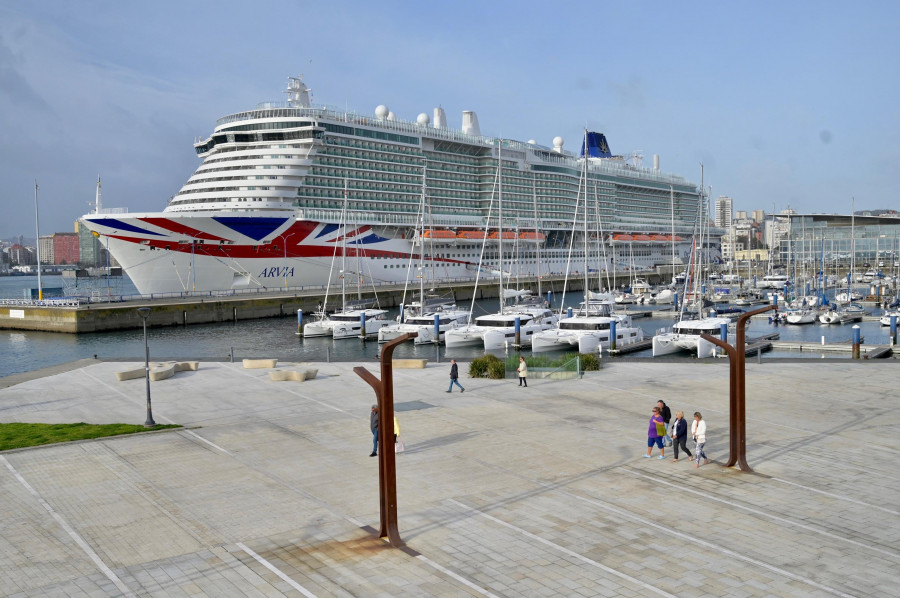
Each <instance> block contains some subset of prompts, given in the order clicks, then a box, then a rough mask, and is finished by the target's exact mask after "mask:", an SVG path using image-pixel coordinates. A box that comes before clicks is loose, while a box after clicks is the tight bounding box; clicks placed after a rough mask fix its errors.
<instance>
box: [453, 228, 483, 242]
mask: <svg viewBox="0 0 900 598" xmlns="http://www.w3.org/2000/svg"><path fill="white" fill-rule="evenodd" d="M485 236H486V235H485V232H484V231H483V230H464V231H461V232H458V233H456V241H457V242H458V243H481V242H482V241H484V237H485Z"/></svg>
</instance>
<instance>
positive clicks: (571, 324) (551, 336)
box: [531, 301, 644, 353]
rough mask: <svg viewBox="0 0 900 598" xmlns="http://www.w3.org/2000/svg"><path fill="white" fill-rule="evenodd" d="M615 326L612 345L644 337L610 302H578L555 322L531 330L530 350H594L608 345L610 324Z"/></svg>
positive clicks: (626, 343) (623, 344)
mask: <svg viewBox="0 0 900 598" xmlns="http://www.w3.org/2000/svg"><path fill="white" fill-rule="evenodd" d="M613 323H615V327H616V347H623V346H626V345H630V344H633V343H636V342H639V341H642V340H644V331H643V330H641V329H640V328H639V327H636V326H634V325H633V324H632V322H631V316H629V315H627V314H616V313H614V312H613V310H612V303H611V302H608V301H607V302H603V301H589V302H582V303H581V306H580V307H579V310H578V313H573V315H570V316H566V317H564V318H561V319H560V320H559V326H558V327H557V328H553V329H550V330H544V331H543V332H537V333H535V334H534V335H533V336H532V338H531V350H532V352H535V353H538V352H541V351H558V350H566V349H577V350H578V352H579V353H595V352H597V351H599V350H600V349H601V348H602V347H605V348H609V346H610V335H611V334H612V325H613Z"/></svg>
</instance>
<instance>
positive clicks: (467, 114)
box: [462, 110, 481, 137]
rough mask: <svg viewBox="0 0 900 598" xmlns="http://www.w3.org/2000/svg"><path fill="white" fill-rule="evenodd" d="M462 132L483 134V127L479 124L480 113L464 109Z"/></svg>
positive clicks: (478, 135) (476, 134)
mask: <svg viewBox="0 0 900 598" xmlns="http://www.w3.org/2000/svg"><path fill="white" fill-rule="evenodd" d="M462 132H463V133H465V134H466V135H475V136H477V137H480V136H481V127H479V126H478V115H477V114H475V112H473V111H472V110H463V119H462Z"/></svg>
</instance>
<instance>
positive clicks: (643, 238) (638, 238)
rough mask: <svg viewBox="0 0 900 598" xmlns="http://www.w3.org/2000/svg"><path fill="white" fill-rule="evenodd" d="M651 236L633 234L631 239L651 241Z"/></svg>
mask: <svg viewBox="0 0 900 598" xmlns="http://www.w3.org/2000/svg"><path fill="white" fill-rule="evenodd" d="M652 239H653V237H651V236H650V235H634V236H633V237H632V238H631V240H632V241H651V240H652Z"/></svg>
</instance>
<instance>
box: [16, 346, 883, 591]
mask: <svg viewBox="0 0 900 598" xmlns="http://www.w3.org/2000/svg"><path fill="white" fill-rule="evenodd" d="M138 365H141V364H129V363H125V362H101V361H96V360H84V361H82V362H78V363H76V364H71V365H70V366H69V367H60V368H55V369H52V370H45V371H42V372H38V373H35V374H33V375H20V376H17V377H16V378H15V379H14V380H8V379H3V380H0V421H2V422H44V423H73V422H79V421H84V422H90V423H122V422H124V423H137V424H141V423H143V421H144V419H145V409H146V386H145V384H146V383H145V380H143V379H137V380H127V381H118V380H116V377H115V373H116V372H117V371H120V370H122V369H127V368H128V367H137V366H138ZM305 365H309V364H279V367H282V366H284V367H294V366H296V367H303V366H305ZM355 365H357V364H348V363H321V364H315V367H318V369H319V375H318V376H317V377H316V378H315V379H314V380H310V381H307V382H304V383H303V384H287V383H283V382H273V381H272V380H270V378H269V376H268V370H267V369H265V368H262V369H244V368H243V367H242V366H241V364H233V363H227V362H201V363H200V367H199V369H198V370H197V371H188V372H182V373H179V374H178V376H175V377H173V378H169V379H167V380H160V381H154V382H152V383H151V397H152V406H153V415H154V418H155V419H156V421H157V422H158V423H177V424H181V425H182V426H184V427H183V428H181V429H178V430H176V431H166V432H150V433H143V434H137V435H131V436H122V437H115V438H106V439H99V440H93V441H85V442H76V443H67V444H60V445H52V446H44V447H35V448H32V449H25V450H16V451H6V452H2V453H0V596H166V597H168V596H190V597H199V596H217V597H221V596H261V597H270V596H307V597H308V596H322V597H324V596H504V597H505V596H510V597H511V596H691V597H695V596H747V597H757V596H875V595H880V596H888V595H898V594H897V590H896V588H897V587H898V585H900V573H898V571H900V477H898V476H897V475H896V462H897V459H898V458H900V435H898V434H897V433H896V430H897V429H900V415H898V411H897V409H896V394H897V392H896V389H897V380H898V373H900V370H898V369H897V368H898V366H897V365H896V364H895V362H881V363H870V362H859V363H853V362H850V363H848V362H846V361H842V362H840V363H839V364H837V363H835V362H818V361H815V360H806V361H803V362H796V361H791V362H787V361H786V362H780V361H766V362H763V363H761V364H755V363H748V364H747V414H748V419H747V437H748V444H747V458H748V462H749V463H750V465H751V466H752V467H753V470H754V471H753V472H752V473H746V472H741V471H738V470H736V469H729V468H725V467H723V466H722V464H723V463H724V462H725V461H726V460H727V458H728V454H727V446H728V430H727V428H726V426H727V422H728V374H729V372H728V364H727V363H725V362H723V361H706V362H699V361H684V362H678V363H675V362H654V361H652V360H641V361H630V362H626V361H610V362H607V363H606V364H605V367H604V368H603V369H602V370H601V371H599V372H591V373H588V374H586V375H585V377H584V378H583V379H581V380H549V379H548V380H537V379H536V380H533V381H532V382H531V384H530V385H529V387H528V388H520V387H518V386H517V384H516V382H515V380H512V379H510V380H481V379H478V380H474V379H469V378H467V377H466V376H465V374H464V375H463V377H464V378H466V379H465V380H464V385H465V387H466V392H465V393H464V394H460V393H456V392H454V393H452V394H447V393H446V392H445V391H446V386H447V383H448V379H449V367H448V366H447V365H446V364H433V363H429V364H428V365H427V367H426V368H425V369H421V370H417V369H415V370H408V369H402V370H395V372H394V394H395V402H396V403H397V405H398V407H399V408H398V410H397V416H398V419H399V421H400V425H401V428H402V436H403V438H404V440H405V444H406V452H405V453H403V454H401V455H398V457H397V476H398V477H397V490H398V497H397V499H398V502H397V504H398V511H399V527H400V534H401V537H402V538H403V540H404V542H405V547H404V548H403V549H396V548H391V547H390V546H389V545H388V544H387V543H386V542H385V541H384V540H382V539H379V538H377V532H376V531H375V530H377V528H378V526H379V507H378V505H379V499H378V472H377V465H378V464H377V459H373V458H370V457H369V456H368V455H369V452H370V451H371V446H372V438H371V433H370V432H369V417H368V416H369V407H370V405H371V404H372V403H373V402H374V395H373V392H372V390H371V388H370V387H369V386H368V384H366V383H365V382H364V381H363V380H362V379H360V378H359V377H358V376H356V375H355V374H354V373H353V371H352V368H353V367H354V366H355ZM460 366H461V367H460V369H461V371H462V372H466V371H467V364H460ZM366 367H368V369H370V371H372V373H374V374H375V375H376V376H377V375H380V373H379V371H378V367H377V364H374V365H373V364H368V365H367V366H366ZM658 399H663V400H665V401H666V402H667V403H668V405H669V406H670V407H671V408H672V411H673V413H674V411H676V410H682V411H684V412H685V414H687V417H688V418H690V416H691V414H693V412H694V411H700V412H702V413H703V416H704V419H706V420H707V422H708V426H709V432H708V437H709V440H708V443H707V452H708V453H709V455H710V458H711V461H710V464H709V465H705V466H701V467H699V468H694V467H693V465H694V463H693V462H691V461H688V460H686V459H681V460H679V461H678V462H674V461H673V459H672V453H671V449H668V450H667V451H666V456H667V458H666V459H662V460H658V459H655V458H654V459H643V458H642V455H643V454H644V453H645V452H646V432H645V431H646V429H647V422H648V419H649V416H650V408H651V407H652V406H653V405H654V404H655V402H656V401H657V400H658ZM657 453H658V449H654V456H656V454H657Z"/></svg>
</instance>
